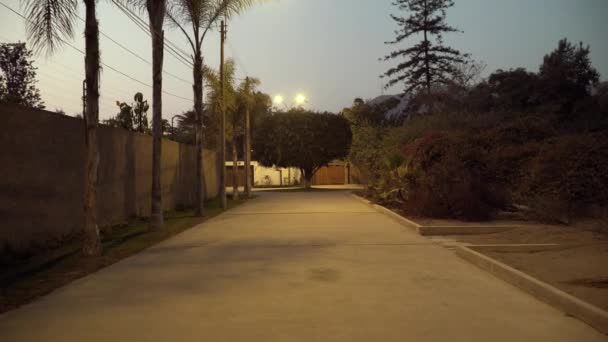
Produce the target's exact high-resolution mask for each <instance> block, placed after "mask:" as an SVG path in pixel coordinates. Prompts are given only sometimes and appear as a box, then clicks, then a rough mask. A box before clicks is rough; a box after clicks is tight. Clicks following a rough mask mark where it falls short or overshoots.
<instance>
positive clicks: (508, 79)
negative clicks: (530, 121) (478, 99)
mask: <svg viewBox="0 0 608 342" xmlns="http://www.w3.org/2000/svg"><path fill="white" fill-rule="evenodd" d="M537 84H538V76H537V75H536V74H534V73H531V72H528V71H526V69H524V68H517V69H511V70H506V71H504V70H501V69H498V70H496V71H495V72H494V73H492V74H491V75H490V77H488V80H487V82H486V84H485V85H487V88H486V91H488V92H489V96H490V97H491V99H492V104H491V109H492V110H496V111H516V112H521V111H530V110H532V109H534V108H535V107H536V106H537V105H538V98H537V95H536V89H537Z"/></svg>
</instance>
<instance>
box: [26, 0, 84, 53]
mask: <svg viewBox="0 0 608 342" xmlns="http://www.w3.org/2000/svg"><path fill="white" fill-rule="evenodd" d="M24 7H25V12H26V17H27V23H26V32H27V39H28V41H30V42H31V44H32V47H33V49H34V51H36V53H41V52H45V53H46V54H47V55H49V54H52V53H53V52H54V51H55V50H56V49H57V47H59V45H61V44H62V43H64V42H65V41H66V40H68V39H71V38H73V37H74V20H75V19H76V15H77V11H78V1H76V0H26V1H25V3H24Z"/></svg>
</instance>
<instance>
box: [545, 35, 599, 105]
mask: <svg viewBox="0 0 608 342" xmlns="http://www.w3.org/2000/svg"><path fill="white" fill-rule="evenodd" d="M590 52H591V49H590V47H589V46H586V47H585V46H583V43H582V42H581V43H579V45H578V46H574V45H572V44H571V43H570V42H569V41H568V40H567V39H565V38H564V39H562V40H560V41H559V44H558V46H557V48H556V49H555V50H554V51H553V52H551V53H550V54H548V55H546V56H545V58H544V60H543V64H542V65H541V66H540V71H539V74H538V76H539V89H538V92H539V97H540V98H539V100H540V101H541V103H543V104H553V105H556V106H558V108H559V109H560V110H561V111H562V112H570V110H571V109H572V106H573V105H574V103H576V101H578V100H580V99H582V98H585V97H588V96H590V95H591V90H592V89H593V86H595V85H597V83H598V82H599V78H600V75H599V73H598V71H597V70H596V69H595V68H594V67H593V66H592V65H591V59H590V57H589V54H590Z"/></svg>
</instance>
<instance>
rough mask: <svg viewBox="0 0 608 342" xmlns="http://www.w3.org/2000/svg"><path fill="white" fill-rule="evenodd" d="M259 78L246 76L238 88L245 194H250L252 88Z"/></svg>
mask: <svg viewBox="0 0 608 342" xmlns="http://www.w3.org/2000/svg"><path fill="white" fill-rule="evenodd" d="M259 84H260V80H258V79H256V78H250V77H247V78H245V80H244V81H243V82H241V84H240V86H239V89H238V98H239V108H240V111H241V113H242V115H241V116H242V117H243V118H244V121H245V122H244V125H243V126H244V127H243V132H244V139H243V159H244V160H245V165H244V171H245V184H244V186H245V196H246V197H249V196H251V175H250V172H251V109H252V106H253V102H254V101H255V96H254V90H255V88H256V87H257V86H259Z"/></svg>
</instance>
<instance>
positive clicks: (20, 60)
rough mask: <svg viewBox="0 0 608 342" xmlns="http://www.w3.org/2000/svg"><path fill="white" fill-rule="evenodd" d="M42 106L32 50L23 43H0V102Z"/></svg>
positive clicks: (41, 107)
mask: <svg viewBox="0 0 608 342" xmlns="http://www.w3.org/2000/svg"><path fill="white" fill-rule="evenodd" d="M1 102H5V103H16V104H19V105H22V106H26V107H34V108H40V109H43V108H44V102H42V100H41V98H40V90H38V88H37V87H36V67H34V63H33V61H32V51H30V50H28V49H27V48H26V46H25V43H14V44H0V103H1Z"/></svg>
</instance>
